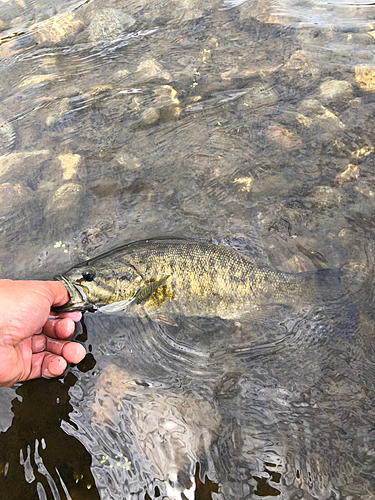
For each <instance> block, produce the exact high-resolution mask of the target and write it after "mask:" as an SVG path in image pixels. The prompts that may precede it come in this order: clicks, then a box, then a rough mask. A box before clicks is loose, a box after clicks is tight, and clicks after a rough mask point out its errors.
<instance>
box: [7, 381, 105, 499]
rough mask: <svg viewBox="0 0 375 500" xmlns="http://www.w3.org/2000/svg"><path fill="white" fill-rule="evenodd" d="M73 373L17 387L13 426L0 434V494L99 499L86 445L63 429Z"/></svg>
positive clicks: (67, 410)
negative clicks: (59, 378)
mask: <svg viewBox="0 0 375 500" xmlns="http://www.w3.org/2000/svg"><path fill="white" fill-rule="evenodd" d="M76 382H77V378H76V377H75V376H74V375H73V374H71V373H70V374H68V375H67V376H66V377H65V378H64V380H63V381H61V380H44V379H41V380H35V381H30V382H27V383H25V384H22V385H21V386H20V387H18V389H16V394H17V396H19V397H20V398H21V400H20V399H18V398H15V399H14V400H13V402H12V403H13V405H12V411H13V413H14V418H13V422H12V425H11V426H10V427H9V429H8V430H7V431H6V432H3V433H1V434H0V450H1V451H0V464H1V465H0V468H1V478H0V498H1V499H4V500H11V499H18V498H24V499H25V500H26V499H27V500H29V499H30V500H34V499H35V498H37V497H38V498H54V499H55V498H69V497H68V495H70V497H71V498H73V499H82V500H84V499H87V500H96V499H99V495H98V492H97V489H96V487H95V481H94V478H93V476H92V473H91V471H90V465H91V457H90V455H89V454H88V453H87V451H86V449H85V448H84V446H83V445H82V444H81V443H80V442H79V441H77V440H76V439H74V438H72V437H70V436H68V435H67V434H66V433H65V432H64V431H63V430H62V429H61V420H63V419H64V420H67V421H69V412H71V411H72V406H71V405H70V402H69V395H68V390H69V388H70V387H72V386H73V385H74V384H75V383H76Z"/></svg>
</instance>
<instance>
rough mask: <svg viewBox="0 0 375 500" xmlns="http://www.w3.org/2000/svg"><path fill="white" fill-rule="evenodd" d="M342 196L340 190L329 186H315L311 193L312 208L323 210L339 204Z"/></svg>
mask: <svg viewBox="0 0 375 500" xmlns="http://www.w3.org/2000/svg"><path fill="white" fill-rule="evenodd" d="M342 198H343V195H342V192H341V191H340V190H339V189H337V188H333V187H330V186H317V187H316V188H315V189H314V191H313V192H312V194H311V197H310V202H311V205H312V207H313V208H316V209H318V210H321V211H324V210H329V209H331V208H336V207H338V206H339V204H340V202H341V200H342Z"/></svg>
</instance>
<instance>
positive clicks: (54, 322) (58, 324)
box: [43, 318, 76, 339]
mask: <svg viewBox="0 0 375 500" xmlns="http://www.w3.org/2000/svg"><path fill="white" fill-rule="evenodd" d="M75 328H76V324H75V323H74V321H73V320H72V319H71V318H63V319H59V318H58V319H50V320H48V321H47V323H46V324H45V325H44V328H43V333H44V334H45V335H48V336H49V337H53V338H58V339H67V338H69V337H71V336H72V335H73V333H74V330H75Z"/></svg>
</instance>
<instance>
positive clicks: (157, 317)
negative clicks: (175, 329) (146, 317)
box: [150, 314, 178, 326]
mask: <svg viewBox="0 0 375 500" xmlns="http://www.w3.org/2000/svg"><path fill="white" fill-rule="evenodd" d="M150 319H151V320H152V321H155V322H156V323H163V324H164V325H169V326H178V323H176V321H175V320H174V319H173V318H171V317H170V316H167V315H166V314H152V315H150Z"/></svg>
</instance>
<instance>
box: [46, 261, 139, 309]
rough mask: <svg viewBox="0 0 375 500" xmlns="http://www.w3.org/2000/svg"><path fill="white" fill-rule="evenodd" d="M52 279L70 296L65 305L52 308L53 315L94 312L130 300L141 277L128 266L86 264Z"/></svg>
mask: <svg viewBox="0 0 375 500" xmlns="http://www.w3.org/2000/svg"><path fill="white" fill-rule="evenodd" d="M54 279H55V280H57V281H60V282H61V283H63V284H64V285H65V287H66V289H67V291H68V293H69V297H70V300H69V302H67V303H66V304H65V305H63V306H61V307H56V308H54V309H53V310H54V311H55V312H70V311H91V312H94V311H97V310H98V309H100V308H101V307H103V306H106V305H108V304H112V303H113V302H117V301H120V300H126V299H130V298H131V297H133V296H134V294H135V293H136V291H137V290H138V283H139V282H140V280H141V277H140V275H139V274H137V272H136V271H135V270H134V268H132V267H131V266H126V265H122V266H121V268H120V269H116V268H114V267H104V266H97V265H95V264H90V262H87V263H84V264H81V265H79V266H76V267H73V268H71V269H70V270H69V271H68V272H66V273H64V274H61V275H59V276H56V277H55V278H54Z"/></svg>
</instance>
